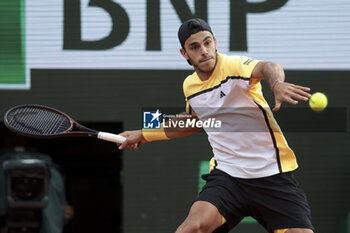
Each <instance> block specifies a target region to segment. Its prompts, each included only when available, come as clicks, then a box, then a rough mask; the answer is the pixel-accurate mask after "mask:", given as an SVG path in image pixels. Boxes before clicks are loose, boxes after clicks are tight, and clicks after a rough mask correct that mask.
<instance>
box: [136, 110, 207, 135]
mask: <svg viewBox="0 0 350 233" xmlns="http://www.w3.org/2000/svg"><path fill="white" fill-rule="evenodd" d="M197 120H198V118H197V117H196V116H192V115H188V114H187V113H186V112H183V113H179V114H177V115H176V117H174V118H171V119H169V120H168V121H166V122H165V123H164V124H162V128H161V129H151V130H142V133H143V136H144V138H145V139H146V141H155V140H166V139H172V138H181V137H186V136H189V135H191V134H194V133H196V132H198V131H200V130H201V129H202V128H199V127H196V124H195V122H196V121H197ZM188 122H191V124H187V123H188Z"/></svg>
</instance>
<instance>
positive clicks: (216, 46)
mask: <svg viewBox="0 0 350 233" xmlns="http://www.w3.org/2000/svg"><path fill="white" fill-rule="evenodd" d="M214 43H215V50H216V51H217V50H218V44H217V43H216V38H215V37H214Z"/></svg>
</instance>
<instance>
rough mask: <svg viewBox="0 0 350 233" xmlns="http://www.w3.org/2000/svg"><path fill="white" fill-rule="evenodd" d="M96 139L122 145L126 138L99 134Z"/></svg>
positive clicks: (110, 134) (103, 133)
mask: <svg viewBox="0 0 350 233" xmlns="http://www.w3.org/2000/svg"><path fill="white" fill-rule="evenodd" d="M97 138H99V139H102V140H105V141H109V142H116V143H123V142H124V141H125V140H126V138H125V137H123V136H120V135H117V134H112V133H105V132H99V133H98V135H97Z"/></svg>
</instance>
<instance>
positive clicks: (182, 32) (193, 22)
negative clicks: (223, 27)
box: [177, 18, 213, 48]
mask: <svg viewBox="0 0 350 233" xmlns="http://www.w3.org/2000/svg"><path fill="white" fill-rule="evenodd" d="M200 31H209V32H210V33H211V34H213V32H212V31H211V28H210V26H209V25H208V23H207V22H205V21H204V20H203V19H200V18H195V19H189V20H187V21H186V22H184V23H183V24H182V25H181V26H180V28H179V31H178V32H177V36H178V37H179V41H180V44H181V46H182V48H184V45H185V42H186V40H187V39H188V37H190V36H191V35H192V34H195V33H197V32H200Z"/></svg>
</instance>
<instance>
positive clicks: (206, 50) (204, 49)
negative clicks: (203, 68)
mask: <svg viewBox="0 0 350 233" xmlns="http://www.w3.org/2000/svg"><path fill="white" fill-rule="evenodd" d="M201 52H202V55H207V54H208V48H207V47H205V46H203V45H202V46H201Z"/></svg>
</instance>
